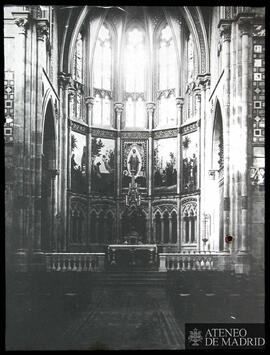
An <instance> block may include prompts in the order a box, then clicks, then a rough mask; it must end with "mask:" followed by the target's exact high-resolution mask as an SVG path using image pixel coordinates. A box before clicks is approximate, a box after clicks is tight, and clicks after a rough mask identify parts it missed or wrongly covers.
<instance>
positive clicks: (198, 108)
mask: <svg viewBox="0 0 270 355" xmlns="http://www.w3.org/2000/svg"><path fill="white" fill-rule="evenodd" d="M195 100H196V101H195V110H196V119H197V124H198V146H199V148H198V157H197V164H198V165H197V181H196V185H195V189H198V188H199V187H200V186H201V181H200V179H201V178H200V175H201V174H199V173H198V172H200V171H201V163H200V162H201V149H200V148H201V90H200V89H199V88H198V89H197V90H196V91H195Z"/></svg>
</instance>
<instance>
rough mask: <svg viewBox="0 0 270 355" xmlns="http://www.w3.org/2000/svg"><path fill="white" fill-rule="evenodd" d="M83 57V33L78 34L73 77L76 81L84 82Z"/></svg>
mask: <svg viewBox="0 0 270 355" xmlns="http://www.w3.org/2000/svg"><path fill="white" fill-rule="evenodd" d="M82 58H83V39H82V35H81V33H79V34H78V37H77V40H76V47H75V53H74V60H73V77H74V79H75V80H76V81H78V82H80V83H81V82H82V75H83V73H82Z"/></svg>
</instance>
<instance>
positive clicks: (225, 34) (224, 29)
mask: <svg viewBox="0 0 270 355" xmlns="http://www.w3.org/2000/svg"><path fill="white" fill-rule="evenodd" d="M218 28H219V31H220V37H221V38H222V40H223V43H224V42H226V41H229V42H230V41H231V29H232V26H231V21H230V20H221V21H220V22H219V25H218Z"/></svg>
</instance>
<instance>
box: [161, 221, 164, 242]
mask: <svg viewBox="0 0 270 355" xmlns="http://www.w3.org/2000/svg"><path fill="white" fill-rule="evenodd" d="M161 244H164V218H163V217H161Z"/></svg>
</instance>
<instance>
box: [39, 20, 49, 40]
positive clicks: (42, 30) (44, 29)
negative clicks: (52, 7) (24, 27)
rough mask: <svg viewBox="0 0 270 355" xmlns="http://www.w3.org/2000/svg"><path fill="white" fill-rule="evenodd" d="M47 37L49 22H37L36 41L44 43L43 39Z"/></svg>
mask: <svg viewBox="0 0 270 355" xmlns="http://www.w3.org/2000/svg"><path fill="white" fill-rule="evenodd" d="M48 35H49V22H48V20H44V19H42V20H37V39H38V40H40V41H44V37H45V36H46V37H48Z"/></svg>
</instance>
